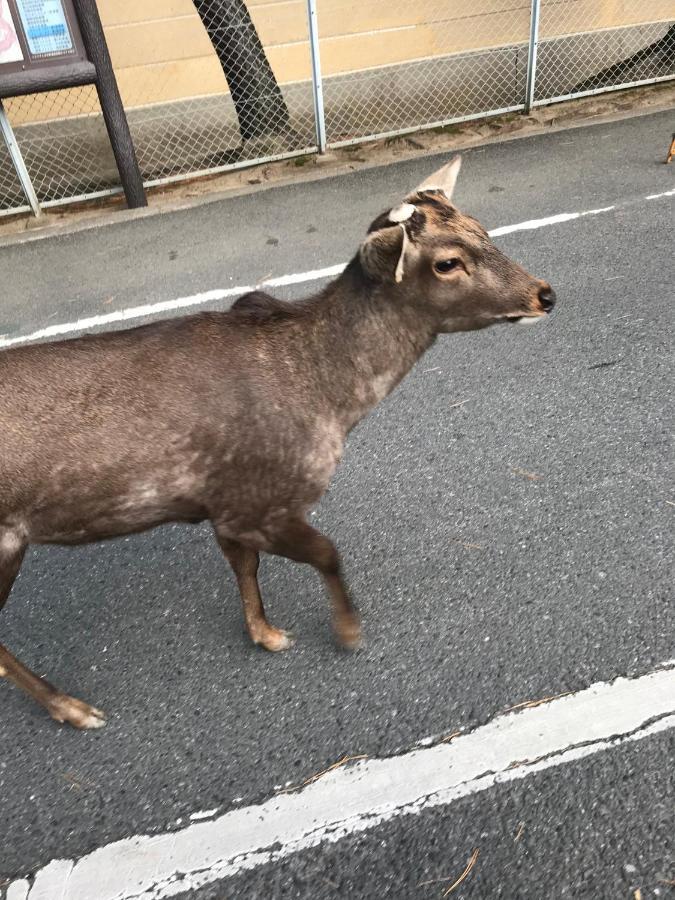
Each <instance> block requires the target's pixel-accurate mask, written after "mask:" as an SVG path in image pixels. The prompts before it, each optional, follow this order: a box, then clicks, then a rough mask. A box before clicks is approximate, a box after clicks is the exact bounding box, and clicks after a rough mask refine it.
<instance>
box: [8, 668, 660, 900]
mask: <svg viewBox="0 0 675 900" xmlns="http://www.w3.org/2000/svg"><path fill="white" fill-rule="evenodd" d="M666 665H667V667H666V668H661V669H659V670H658V671H656V672H652V673H651V674H648V675H644V676H642V677H640V678H636V679H632V680H631V679H626V678H619V679H617V680H616V681H614V682H612V683H604V682H601V683H598V684H595V685H592V686H591V687H589V688H587V689H586V690H583V691H580V692H578V693H576V694H570V695H567V696H563V697H560V698H558V699H556V700H552V701H550V702H548V703H545V704H542V705H539V706H535V707H530V708H526V709H523V710H520V711H519V712H511V713H507V714H504V715H500V716H498V717H497V718H495V719H493V720H492V721H491V722H490V723H488V724H487V725H483V726H481V727H480V728H477V729H476V730H475V731H473V732H470V733H467V734H465V735H462V736H461V737H458V738H455V739H454V740H453V741H452V743H437V744H435V745H433V746H430V747H425V748H423V749H416V750H413V751H412V752H410V753H406V754H405V755H402V756H395V757H391V758H387V759H369V760H364V761H362V762H359V763H357V764H355V765H352V766H351V767H349V768H342V769H335V770H333V771H332V772H331V773H330V774H328V775H326V776H324V777H323V778H322V779H320V780H318V781H315V782H314V783H312V784H310V786H309V787H306V788H304V789H303V790H300V791H298V792H297V793H287V794H278V795H277V796H275V797H272V798H271V799H269V800H267V801H266V802H265V803H263V804H261V805H259V806H250V807H246V808H242V809H234V810H231V811H230V812H228V813H225V814H224V815H222V816H220V817H219V818H215V819H213V820H211V821H208V822H206V821H204V822H198V823H195V824H192V825H189V826H187V827H186V828H183V829H181V830H178V831H171V832H167V833H164V834H156V835H137V836H135V837H131V838H126V839H125V840H121V841H117V842H115V843H112V844H108V845H107V846H104V847H101V848H99V849H98V850H95V851H94V852H93V853H90V854H89V855H88V856H84V857H82V858H81V859H79V860H76V861H75V860H65V859H59V860H53V861H52V862H50V863H49V864H48V865H47V866H45V867H44V868H42V869H40V870H39V871H38V872H37V874H36V875H35V878H34V879H33V880H26V879H22V880H17V881H15V882H13V883H12V884H11V885H10V887H9V891H10V893H9V895H8V896H9V897H10V898H11V900H55V898H59V900H92V897H96V900H161V898H165V897H171V896H175V895H176V894H179V893H182V892H184V891H187V892H189V891H194V890H196V889H198V888H200V887H203V886H204V885H207V884H211V883H213V882H215V881H217V880H219V879H221V878H225V877H228V876H231V875H234V874H236V873H237V872H241V871H244V870H246V869H252V868H255V867H256V866H259V865H262V864H263V863H267V862H270V861H274V860H278V859H281V858H283V857H285V856H288V855H289V854H291V853H297V852H298V851H300V850H305V849H308V848H311V847H316V846H318V845H320V844H323V843H333V842H335V841H338V840H340V838H343V837H346V836H348V835H353V834H357V833H359V832H361V831H365V830H367V829H369V828H373V827H375V826H377V825H379V824H381V823H383V822H386V821H388V820H390V819H393V818H395V817H397V816H403V815H411V814H415V813H419V812H421V811H422V810H425V809H429V808H432V807H435V806H443V805H447V804H450V803H452V802H453V801H455V800H457V799H459V798H460V797H466V796H468V795H470V794H476V793H478V792H480V791H484V790H486V789H488V788H490V787H493V786H494V785H497V784H504V783H506V782H509V781H516V780H519V779H522V778H526V777H528V776H529V775H533V774H535V773H537V772H542V771H545V770H547V769H552V768H555V767H557V766H560V765H563V764H565V763H568V762H573V761H575V760H580V759H583V758H584V757H587V756H590V755H592V754H595V753H600V752H602V751H605V750H609V749H612V748H615V747H618V746H621V745H622V744H625V743H627V742H634V741H640V740H643V739H644V738H646V737H649V736H651V735H655V734H658V733H660V732H663V731H666V730H667V729H670V728H675V660H672V661H671V662H670V663H668V664H666Z"/></svg>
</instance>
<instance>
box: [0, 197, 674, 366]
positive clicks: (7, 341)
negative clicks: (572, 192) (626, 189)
mask: <svg viewBox="0 0 675 900" xmlns="http://www.w3.org/2000/svg"><path fill="white" fill-rule="evenodd" d="M673 194H675V191H665V192H664V193H662V194H650V195H649V196H648V197H644V198H642V199H643V200H658V199H660V198H662V197H670V196H672V195H673ZM633 202H635V201H629V202H628V203H616V204H614V205H613V206H603V207H600V208H599V209H587V210H584V211H583V212H574V213H557V214H556V215H554V216H548V217H547V218H544V219H530V220H528V221H526V222H518V223H516V224H515V225H503V226H502V227H500V228H493V229H492V231H490V232H488V234H490V236H491V237H500V236H502V235H505V234H513V233H514V232H517V231H534V230H536V229H539V228H545V227H547V226H549V225H559V224H561V223H562V222H571V221H574V220H575V219H581V218H583V217H584V216H597V215H600V214H601V213H606V212H611V211H612V210H613V209H617V208H618V207H620V206H626V205H629V203H633ZM345 266H346V263H338V264H337V265H334V266H327V267H326V268H324V269H312V270H310V271H308V272H296V273H294V274H291V275H282V276H280V277H278V278H267V279H265V281H262V282H260V284H257V285H250V284H242V285H238V286H237V287H231V288H217V289H215V290H212V291H205V292H204V293H200V294H192V295H191V296H189V297H178V298H177V299H175V300H162V301H159V302H158V303H146V304H144V305H143V306H132V307H129V308H128V309H120V310H116V311H115V312H111V313H105V314H104V315H99V316H88V317H87V318H84V319H78V320H77V321H75V322H64V323H62V324H60V325H48V326H47V327H46V328H40V329H39V330H38V331H34V332H33V333H32V334H24V335H18V336H17V337H11V338H0V349H2V348H3V347H13V346H15V345H17V344H30V343H33V342H34V341H42V340H45V339H47V338H55V337H61V336H62V335H67V334H78V333H82V332H86V331H90V330H91V329H93V328H100V327H102V326H104V325H113V324H115V323H117V322H128V321H130V320H133V319H145V318H149V317H151V316H157V315H160V314H161V313H165V312H171V311H172V310H176V309H188V308H190V307H193V306H203V305H204V304H205V303H215V302H217V301H219V300H227V299H228V298H230V297H238V296H239V295H240V294H245V293H247V291H253V290H255V289H256V288H275V287H286V286H287V285H292V284H302V283H304V282H308V281H320V280H321V279H324V278H335V277H336V276H337V275H339V274H340V273H341V272H342V271H343V270H344V268H345Z"/></svg>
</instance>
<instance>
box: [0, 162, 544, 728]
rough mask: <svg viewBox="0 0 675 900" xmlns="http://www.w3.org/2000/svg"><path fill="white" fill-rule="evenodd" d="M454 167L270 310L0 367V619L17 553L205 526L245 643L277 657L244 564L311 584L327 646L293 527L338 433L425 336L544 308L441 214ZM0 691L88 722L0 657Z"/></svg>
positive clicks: (324, 546) (92, 721)
mask: <svg viewBox="0 0 675 900" xmlns="http://www.w3.org/2000/svg"><path fill="white" fill-rule="evenodd" d="M459 167H460V160H459V158H456V159H454V160H452V161H451V162H450V163H449V164H448V165H446V166H444V167H443V168H442V169H440V171H438V172H436V173H435V174H434V175H432V176H431V178H430V179H428V180H427V181H425V182H424V183H423V184H421V185H420V186H419V187H418V188H417V189H416V190H415V191H413V192H412V193H411V194H409V195H408V196H407V197H406V198H405V200H404V202H403V203H402V204H400V205H398V206H396V207H395V208H394V209H391V210H390V211H388V212H386V213H383V214H382V215H380V216H379V217H378V218H377V219H375V221H374V222H373V224H372V225H371V226H370V228H369V230H368V234H367V236H366V238H365V240H364V241H363V243H362V244H361V246H360V247H359V249H358V252H357V253H356V255H355V256H354V258H353V259H352V260H351V262H350V263H349V264H348V266H347V267H346V269H345V271H344V272H343V274H342V275H340V277H339V278H337V279H336V280H335V281H333V282H332V283H331V284H329V285H328V286H327V287H326V288H324V290H322V291H321V292H320V293H318V294H316V295H314V296H311V297H308V298H306V299H304V300H301V301H298V302H295V303H287V302H283V301H280V300H276V299H274V298H273V297H270V296H268V295H266V294H262V293H259V292H255V293H252V294H248V295H246V296H243V297H241V298H240V299H239V300H237V301H236V302H235V304H234V305H233V307H232V308H231V309H230V310H229V311H227V312H205V313H202V314H199V315H193V316H188V317H184V318H180V319H172V320H169V321H164V322H155V323H152V324H150V325H143V326H141V327H139V328H133V329H130V330H126V331H119V332H112V333H108V334H97V335H88V336H85V337H80V338H77V339H74V340H68V341H61V342H56V343H51V344H42V345H34V346H30V347H22V348H17V349H13V350H7V351H4V352H2V353H0V385H1V388H0V608H1V607H2V606H3V605H4V603H5V601H6V599H7V597H8V595H9V592H10V589H11V587H12V583H13V582H14V579H15V578H16V575H17V573H18V571H19V567H20V565H21V561H22V559H23V556H24V553H25V551H26V548H27V546H28V545H29V544H31V543H34V544H45V543H57V544H79V543H84V542H88V541H98V540H102V539H105V538H112V537H116V536H118V535H125V534H130V533H133V532H139V531H144V530H145V529H149V528H153V527H154V526H156V525H160V524H162V523H165V522H171V521H178V522H201V521H203V520H206V519H208V520H209V521H210V522H211V524H212V526H213V529H214V531H215V534H216V538H217V540H218V543H219V544H220V547H221V550H222V552H223V553H224V555H225V556H226V557H227V559H228V560H229V562H230V564H231V566H232V568H233V570H234V573H235V575H236V578H237V582H238V585H239V590H240V592H241V597H242V601H243V608H244V616H245V619H246V624H247V626H248V631H249V634H250V636H251V638H252V640H253V641H254V642H255V643H256V644H261V645H262V646H263V647H265V648H266V649H267V650H284V649H286V648H287V647H289V646H290V644H291V641H290V638H289V636H288V634H286V632H284V631H281V630H280V629H278V628H275V627H274V626H272V625H270V623H269V622H268V621H267V619H266V617H265V611H264V609H263V603H262V599H261V596H260V590H259V588H258V581H257V570H258V561H259V553H260V552H262V551H264V552H265V553H271V554H277V555H280V556H285V557H287V558H289V559H292V560H296V561H297V562H301V563H308V564H309V565H311V566H314V567H315V568H316V569H318V571H319V572H320V573H321V575H322V576H323V578H324V581H325V583H326V586H327V588H328V592H329V594H330V596H331V599H332V605H333V615H334V626H335V631H336V633H337V637H338V639H339V641H340V643H341V644H342V645H343V646H345V647H349V648H353V647H356V646H357V645H358V642H359V638H360V624H359V618H358V615H357V613H356V610H355V608H354V606H353V605H352V602H351V600H350V598H349V595H348V593H347V589H346V587H345V584H344V581H343V578H342V575H341V571H340V560H339V557H338V553H337V551H336V549H335V546H334V545H333V543H332V542H331V541H330V540H329V539H328V538H327V537H325V536H324V535H323V534H321V533H319V532H318V531H316V530H315V529H314V528H312V527H311V526H310V525H309V524H308V523H307V521H306V516H307V514H308V511H309V510H310V508H311V507H312V506H313V505H314V504H316V502H317V501H318V500H319V499H320V497H321V496H322V494H323V493H324V491H325V490H326V488H327V486H328V482H329V480H330V478H331V476H332V474H333V472H334V471H335V468H336V466H337V464H338V461H339V460H340V455H341V453H342V448H343V444H344V441H345V438H346V436H347V435H348V433H349V431H350V430H351V429H352V428H353V427H354V425H356V423H357V422H359V421H360V420H361V419H362V418H363V417H364V416H365V415H366V414H367V413H368V412H369V410H371V409H372V408H373V407H374V406H375V405H376V404H377V403H378V402H379V401H380V400H382V399H383V397H385V396H386V395H387V394H388V393H389V392H390V391H391V390H392V389H393V388H394V387H395V386H396V385H397V384H398V383H399V381H401V379H402V378H403V376H404V375H406V373H407V372H408V371H409V370H410V369H411V368H412V366H413V365H414V364H415V363H416V362H417V360H418V359H419V358H420V357H421V356H422V354H423V353H424V352H425V351H426V350H427V349H428V348H429V347H430V346H431V345H432V344H433V342H434V341H435V339H436V336H437V335H438V334H441V333H447V332H455V331H471V330H474V329H478V328H485V327H487V326H488V325H493V324H495V323H498V322H511V323H514V322H533V321H538V320H540V319H541V318H543V317H544V316H546V314H547V313H548V312H550V310H551V309H552V308H553V304H554V302H555V295H554V293H553V290H552V289H551V287H550V285H549V284H548V283H547V282H546V281H541V280H540V279H538V278H534V277H533V276H532V275H530V274H529V273H528V272H526V271H525V270H524V269H523V268H521V267H520V266H519V265H517V264H516V263H514V262H512V261H511V260H510V259H508V258H507V257H506V256H504V254H503V253H501V252H500V251H499V250H498V249H497V248H496V247H495V246H494V244H493V243H492V242H491V241H490V238H489V237H488V234H487V232H486V231H485V229H484V228H482V226H481V225H480V224H479V223H478V222H477V221H476V220H475V219H472V218H471V217H470V216H467V215H464V214H463V213H461V212H459V210H458V209H457V208H456V207H455V206H453V204H452V203H451V201H450V198H451V196H452V191H453V188H454V185H455V181H456V178H457V174H458V172H459ZM0 675H3V676H5V677H6V678H8V679H9V680H10V681H13V682H14V683H15V684H16V685H17V686H18V687H20V688H22V689H23V690H24V691H26V693H28V694H30V695H31V697H33V698H34V699H35V700H37V702H38V703H40V704H42V705H43V706H44V707H45V708H46V709H47V711H48V712H49V714H50V715H51V716H52V718H54V719H56V720H57V721H58V722H70V723H71V724H72V725H75V726H77V727H78V728H99V727H100V726H102V725H103V724H104V716H103V713H102V712H100V711H99V710H98V709H95V708H94V707H91V706H89V705H88V704H86V703H83V702H81V701H80V700H76V699H74V698H72V697H70V696H68V695H67V694H64V693H62V692H61V691H59V690H58V689H57V688H55V687H53V686H52V685H51V684H49V682H47V681H46V680H44V679H43V678H39V677H38V676H37V675H35V674H33V672H31V671H30V670H29V669H28V668H27V667H26V666H24V665H23V664H22V663H21V662H19V660H18V659H16V658H15V657H14V656H13V655H12V654H11V653H10V652H9V651H8V650H7V649H6V648H5V647H3V646H2V645H0Z"/></svg>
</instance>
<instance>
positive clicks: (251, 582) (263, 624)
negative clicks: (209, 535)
mask: <svg viewBox="0 0 675 900" xmlns="http://www.w3.org/2000/svg"><path fill="white" fill-rule="evenodd" d="M213 527H214V529H215V532H216V537H217V538H218V543H219V544H220V548H221V550H222V551H223V553H224V555H225V556H226V557H227V560H228V561H229V563H230V565H231V566H232V569H233V571H234V574H235V576H236V579H237V584H238V585H239V593H240V594H241V602H242V605H243V607H244V618H245V619H246V627H247V628H248V633H249V634H250V635H251V640H252V641H253V643H254V644H260V646H261V647H264V648H265V649H266V650H273V651H276V650H286V649H288V647H290V646H291V645H292V643H293V641H292V639H291V636H290V635H289V634H288V633H287V632H285V631H282V630H281V629H280V628H275V627H274V626H273V625H270V623H269V622H268V621H267V617H266V615H265V608H264V607H263V602H262V597H261V596H260V588H259V586H258V566H259V564H260V557H259V556H258V553H257V552H256V551H255V550H251V549H250V548H248V547H244V546H243V545H242V544H239V543H237V542H236V541H232V540H230V539H229V538H227V537H225V536H224V535H223V534H222V533H221V532H220V531H219V529H218V525H217V524H215V523H214V526H213Z"/></svg>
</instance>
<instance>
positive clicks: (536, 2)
mask: <svg viewBox="0 0 675 900" xmlns="http://www.w3.org/2000/svg"><path fill="white" fill-rule="evenodd" d="M540 6H541V0H532V8H531V11H530V44H529V46H528V48H527V82H526V87H525V109H524V112H525V113H529V111H530V110H531V109H532V104H533V102H534V86H535V82H536V80H537V48H538V46H539V8H540Z"/></svg>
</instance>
